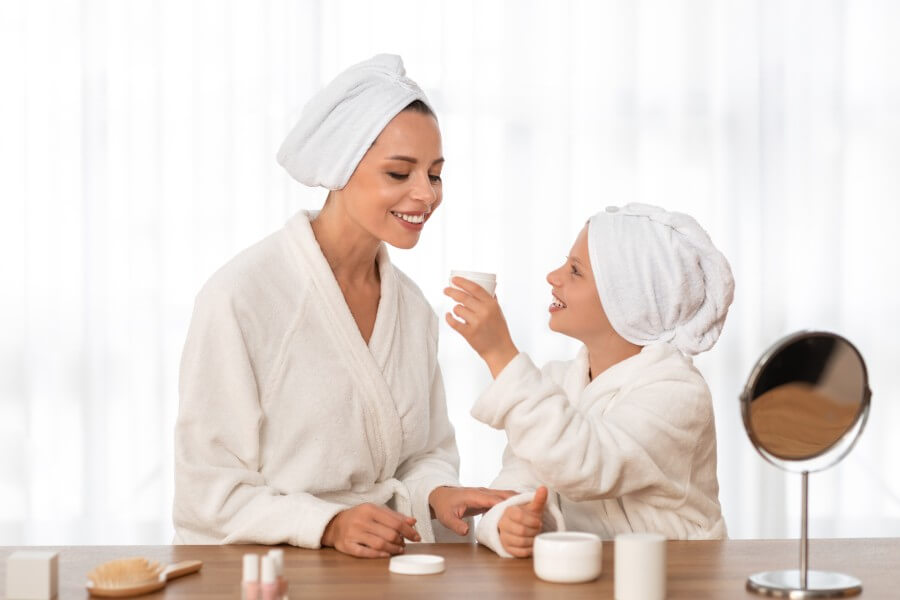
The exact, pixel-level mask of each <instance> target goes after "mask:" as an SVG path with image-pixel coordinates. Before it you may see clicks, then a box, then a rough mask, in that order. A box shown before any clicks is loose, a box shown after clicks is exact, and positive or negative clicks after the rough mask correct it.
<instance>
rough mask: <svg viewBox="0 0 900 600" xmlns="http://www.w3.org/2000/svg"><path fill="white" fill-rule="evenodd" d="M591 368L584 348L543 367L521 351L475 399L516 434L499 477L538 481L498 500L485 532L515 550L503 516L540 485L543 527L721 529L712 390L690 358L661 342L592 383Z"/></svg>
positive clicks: (679, 534)
mask: <svg viewBox="0 0 900 600" xmlns="http://www.w3.org/2000/svg"><path fill="white" fill-rule="evenodd" d="M588 372H589V363H588V353H587V349H586V348H584V347H583V348H582V349H581V351H580V352H579V354H578V356H577V357H576V358H575V360H572V361H567V362H551V363H549V364H547V365H546V366H545V367H544V368H543V370H539V369H537V368H536V367H535V366H534V364H533V363H532V362H531V360H530V359H529V358H528V356H527V355H525V354H519V355H518V356H516V358H514V359H513V360H512V361H511V362H510V363H509V364H508V365H507V366H506V368H504V369H503V371H502V372H501V373H500V375H499V376H498V377H497V379H496V380H495V381H494V382H493V383H492V384H491V386H490V387H489V388H488V389H487V390H486V391H485V393H484V394H482V396H481V397H480V398H479V399H478V401H477V402H476V404H475V406H474V407H473V409H472V415H473V416H474V417H475V418H476V419H478V420H479V421H482V422H484V423H486V424H488V425H490V426H491V427H494V428H497V429H505V430H506V434H507V438H508V440H509V444H508V446H507V448H506V451H505V452H504V456H503V469H502V471H501V472H500V475H499V476H498V477H497V479H496V480H495V481H494V483H493V484H492V487H495V488H499V489H518V490H520V491H526V490H531V493H525V494H522V495H520V496H516V497H513V498H510V499H509V500H507V501H505V502H503V503H501V504H497V505H496V506H494V507H493V508H492V509H491V510H490V511H489V512H488V513H487V514H486V515H485V516H484V517H483V518H482V519H481V521H480V522H479V524H478V529H477V531H476V537H477V538H478V541H480V542H481V543H483V544H485V545H487V546H488V547H490V548H491V549H493V550H494V551H495V552H497V553H498V554H500V555H502V556H506V557H509V556H510V554H509V553H508V552H506V551H505V550H504V549H503V547H502V545H501V544H500V538H499V533H498V531H497V524H498V522H499V520H500V516H501V515H502V514H503V511H504V510H506V507H507V506H509V505H511V504H523V503H525V502H527V501H529V500H530V499H531V498H532V497H533V495H534V493H533V490H534V489H536V488H537V487H538V486H539V485H545V486H547V487H548V488H550V490H551V495H550V500H549V502H548V507H549V508H550V510H549V511H548V512H547V513H545V519H544V522H545V529H548V528H549V529H569V530H577V531H589V532H593V533H596V534H598V535H600V536H601V537H603V538H604V539H611V538H613V537H615V535H616V534H618V533H623V532H632V531H639V532H646V531H652V532H658V533H662V534H664V535H666V536H667V537H668V538H670V539H708V538H722V537H725V535H726V533H725V522H724V520H723V519H722V512H721V509H720V506H719V499H718V495H719V484H718V481H717V479H716V432H715V422H714V420H713V409H712V400H711V397H710V393H709V388H708V387H707V385H706V382H705V381H704V379H703V376H702V375H701V374H700V373H699V371H697V369H696V368H695V367H694V366H693V364H692V362H691V360H690V358H688V357H686V356H685V355H683V354H682V353H681V352H680V351H678V350H677V349H676V348H675V347H674V346H671V345H669V344H666V343H654V344H651V345H648V346H645V347H644V348H643V349H642V350H641V352H640V353H638V354H636V355H635V356H632V357H630V358H628V359H626V360H623V361H622V362H619V363H617V364H615V365H613V366H612V367H610V368H609V369H607V370H606V371H604V372H603V373H601V374H600V375H599V376H597V377H596V378H595V379H594V380H593V381H589V379H588ZM553 492H555V493H553ZM557 508H558V509H559V510H557ZM560 513H562V514H561V515H560ZM548 517H550V518H548ZM560 521H562V522H560Z"/></svg>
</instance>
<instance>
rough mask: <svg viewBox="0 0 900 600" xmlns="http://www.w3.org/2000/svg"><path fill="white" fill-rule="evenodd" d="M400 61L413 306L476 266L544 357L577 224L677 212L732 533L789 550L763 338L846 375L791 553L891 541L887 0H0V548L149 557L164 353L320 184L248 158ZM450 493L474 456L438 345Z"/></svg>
mask: <svg viewBox="0 0 900 600" xmlns="http://www.w3.org/2000/svg"><path fill="white" fill-rule="evenodd" d="M378 52H394V53H399V54H401V55H402V56H403V57H404V59H405V61H406V65H407V70H408V72H409V74H410V76H411V77H413V78H414V79H416V80H417V81H418V82H419V83H420V84H421V85H422V87H423V88H424V89H425V90H426V92H427V93H428V94H429V96H430V98H431V99H432V101H433V103H434V104H435V105H436V107H437V109H438V113H439V118H440V122H441V127H442V130H443V134H444V151H445V155H446V157H447V165H446V169H445V171H444V181H445V201H444V204H443V206H442V207H441V209H440V211H439V212H438V214H437V215H436V216H435V218H434V219H432V220H431V221H430V222H429V224H428V225H427V227H426V230H425V231H424V233H423V238H422V241H421V243H420V244H419V245H418V246H417V247H416V248H415V249H413V250H411V251H402V252H401V251H394V252H393V253H392V256H393V257H394V258H395V260H396V262H397V263H398V264H399V265H400V266H401V268H403V269H404V270H406V272H407V273H408V274H409V275H411V276H412V278H413V279H414V280H415V281H417V282H418V283H419V285H420V286H421V288H422V289H423V291H424V292H425V293H426V295H427V296H428V297H429V298H430V299H431V300H432V302H433V303H434V305H435V308H436V309H437V310H439V311H443V310H444V309H446V308H447V302H445V300H444V298H443V296H442V295H441V289H442V287H443V286H444V282H445V279H446V276H447V273H448V272H449V270H450V269H451V268H462V269H475V270H484V271H495V272H497V273H498V279H499V287H498V294H499V297H500V298H501V299H502V302H503V306H504V308H505V310H506V314H507V317H508V320H509V322H510V325H511V328H512V330H513V334H514V337H515V339H516V341H517V343H518V345H519V347H520V348H521V349H523V350H526V351H528V352H529V353H531V354H532V355H533V357H534V358H535V359H536V361H537V362H539V363H540V362H544V361H546V360H549V359H552V358H568V357H570V356H571V355H573V354H574V352H575V351H576V348H577V347H576V345H575V343H574V342H572V341H571V340H567V339H565V338H562V337H560V336H558V335H556V334H552V333H551V332H550V331H549V330H548V329H547V327H546V322H547V314H546V309H547V305H548V304H549V300H550V296H549V291H548V290H549V288H548V286H547V284H546V283H545V282H544V276H545V274H546V273H547V272H548V271H549V270H551V269H552V268H554V267H555V266H557V265H558V264H559V263H560V262H561V261H562V260H563V257H564V256H565V255H566V254H567V252H568V250H569V247H570V245H571V243H572V241H573V240H574V237H575V235H576V233H577V232H578V230H579V229H580V227H581V225H582V223H583V222H584V221H585V219H586V218H587V217H588V216H590V215H591V214H592V213H594V212H596V211H598V210H601V209H603V208H604V207H605V206H607V205H611V204H624V203H626V202H629V201H642V202H649V203H653V204H659V205H663V206H665V207H667V208H670V209H674V210H680V211H684V212H688V213H690V214H692V215H694V216H695V217H696V218H697V219H698V220H699V221H700V222H701V223H702V224H703V225H704V226H705V227H706V228H707V229H708V231H709V233H710V234H711V236H712V238H713V240H714V241H715V242H716V243H717V245H718V246H719V247H720V248H721V249H722V250H723V251H724V253H725V254H726V255H727V256H728V257H729V259H730V261H731V264H732V267H733V270H734V274H735V279H736V282H737V290H736V297H735V302H734V305H733V307H732V311H731V314H730V316H729V318H728V322H727V324H726V327H725V331H724V334H723V336H722V338H721V339H720V341H719V343H718V345H717V346H716V347H715V348H714V349H713V350H712V351H711V352H709V353H707V354H706V355H702V356H701V357H699V358H698V360H697V364H698V366H699V367H700V368H701V370H702V371H703V373H704V374H705V375H706V377H707V379H708V381H709V383H710V386H711V388H712V391H713V396H714V402H715V408H716V419H717V427H718V437H719V481H720V485H721V495H720V498H721V501H722V505H723V508H724V512H725V516H726V519H727V521H728V525H729V530H730V534H731V536H732V537H739V538H742V537H791V536H796V535H797V534H798V521H797V519H798V515H799V479H798V477H797V476H793V475H785V474H782V473H781V472H779V471H777V470H775V469H774V468H773V467H771V466H769V465H768V464H766V463H764V462H763V460H762V459H761V458H760V457H759V456H758V455H756V454H755V452H754V451H753V449H752V448H751V446H750V444H749V442H748V441H747V438H746V435H745V433H744V431H743V428H742V425H741V422H740V416H739V411H738V401H737V396H738V394H739V392H740V390H741V388H742V386H743V384H744V381H745V379H746V377H747V375H748V373H749V371H750V369H751V367H752V365H753V363H754V361H755V359H756V358H757V357H758V356H759V355H760V354H761V353H762V352H763V351H764V350H765V349H766V347H768V346H769V345H770V344H771V343H773V342H774V341H775V340H777V339H778V338H779V337H780V336H782V335H784V334H786V333H789V332H791V331H794V330H797V329H804V328H816V329H828V330H833V331H837V332H839V333H842V334H844V335H846V336H847V337H848V338H849V339H850V340H851V341H853V342H854V343H855V344H856V345H857V346H858V347H859V348H860V350H861V351H862V353H863V355H864V357H865V358H866V360H867V362H868V366H869V371H870V376H871V386H872V389H873V391H874V397H873V405H872V414H871V418H870V420H869V425H868V427H867V429H866V431H864V433H863V437H862V439H861V441H860V443H859V445H858V446H857V448H856V449H855V450H854V451H853V452H852V453H851V454H850V455H849V456H848V458H847V459H846V460H845V461H844V462H843V463H841V464H840V465H838V466H837V467H836V468H834V469H832V470H830V471H828V472H826V473H823V474H817V475H813V476H812V479H811V483H810V493H811V507H810V510H811V519H812V520H811V524H810V535H811V536H812V537H827V536H849V537H862V536H900V470H898V469H897V462H898V461H897V459H898V457H900V436H897V435H895V431H896V429H897V427H898V425H900V408H898V403H897V399H898V395H900V336H898V332H900V312H898V308H900V284H898V280H897V274H898V272H900V234H898V227H900V3H897V2H893V1H891V0H881V1H877V0H854V1H853V2H849V1H843V2H842V1H834V0H832V1H827V0H817V1H813V0H807V1H796V0H788V1H776V0H769V1H757V0H734V1H730V2H714V1H711V0H710V1H700V0H696V1H673V0H656V1H650V0H643V1H637V0H621V1H603V2H599V1H598V2H592V1H588V0H583V1H571V2H565V1H559V0H553V1H551V0H547V1H542V2H541V1H531V2H526V1H512V0H510V1H507V2H500V1H493V0H469V1H460V0H447V1H445V2H439V1H428V0H409V1H401V2H388V1H385V0H379V1H377V2H375V1H372V2H361V1H349V0H344V1H337V0H331V1H321V2H315V1H287V0H281V1H250V0H241V1H238V0H232V1H225V0H222V1H218V0H216V1H213V0H208V1H195V2H188V1H186V0H156V1H154V0H143V1H137V0H107V1H103V0H82V1H64V0H58V1H50V0H27V1H26V0H18V1H17V0H9V1H5V2H2V3H0V86H2V88H0V290H2V291H0V545H13V544H75V543H81V544H84V543H128V544H136V543H167V542H168V541H169V540H170V539H171V534H172V525H171V502H172V482H173V473H172V431H173V426H174V420H175V416H176V414H177V407H178V397H177V375H178V361H179V357H180V352H181V345H182V343H183V341H184V336H185V333H186V329H187V325H188V321H189V318H190V313H191V308H192V302H193V297H194V294H195V293H196V292H197V291H198V290H199V288H200V286H201V285H202V283H203V282H204V281H205V280H206V278H208V277H209V276H210V275H211V274H212V272H213V271H214V270H215V269H216V268H218V267H219V266H221V265H222V264H223V263H224V262H226V261H227V260H228V259H229V258H230V257H231V256H233V255H234V254H235V253H237V252H238V251H239V250H241V249H242V248H244V247H246V246H248V245H250V244H251V243H253V242H255V241H256V240H258V239H260V238H262V237H263V236H265V235H267V234H268V233H270V232H271V231H274V230H275V229H277V228H278V227H280V226H281V225H282V223H283V222H284V221H285V220H286V219H287V218H288V217H289V216H290V215H291V214H293V213H294V212H295V211H297V210H298V209H300V208H316V207H318V206H320V205H321V202H322V200H323V199H324V192H323V191H322V190H309V189H304V188H303V187H302V186H300V185H299V184H296V183H294V182H293V181H292V180H291V179H290V178H289V177H288V176H287V174H286V173H284V172H283V171H282V170H281V169H280V168H279V167H278V166H277V164H276V163H275V160H274V155H275V152H276V150H277V147H278V145H279V143H280V142H281V139H282V138H283V136H284V135H285V134H286V133H287V131H288V130H289V128H290V126H291V125H292V123H293V121H294V119H295V118H296V116H297V114H298V111H299V109H300V107H301V106H302V104H303V103H304V101H305V100H306V99H307V98H308V97H309V96H310V95H311V94H312V93H314V91H315V90H317V89H318V88H320V87H321V86H322V85H324V83H326V82H327V81H328V80H329V79H330V78H332V77H333V76H334V75H336V74H337V73H338V72H339V71H340V70H342V69H343V68H345V67H347V66H349V65H350V64H353V63H355V62H358V61H360V60H363V59H366V58H368V57H370V56H371V55H373V54H375V53H378ZM441 362H442V366H443V369H444V373H445V378H446V381H447V392H448V401H449V404H450V412H451V417H452V419H453V421H454V424H455V425H456V428H457V436H458V442H459V446H460V451H461V455H462V479H463V482H464V483H467V484H473V485H477V484H487V483H489V482H490V480H491V478H492V477H493V476H494V475H495V474H496V472H497V469H498V466H499V457H500V451H501V449H502V447H503V444H504V437H503V435H502V434H501V433H497V432H494V431H491V430H489V429H487V428H486V427H484V426H482V425H479V424H476V423H475V422H474V421H473V420H472V419H471V418H470V417H469V416H468V408H469V406H470V404H471V402H472V399H473V398H474V397H475V395H476V394H477V393H478V392H479V390H481V389H482V388H483V387H484V385H485V384H486V383H487V381H488V377H489V375H488V372H487V369H486V368H485V367H484V366H483V365H482V364H480V362H479V361H478V359H477V357H476V356H475V354H474V353H473V352H472V351H471V350H469V349H468V348H467V347H466V346H465V345H464V343H463V342H462V341H461V340H460V339H459V338H458V337H456V336H455V334H454V333H453V332H452V331H450V330H449V329H448V328H446V327H444V329H443V330H442V338H441Z"/></svg>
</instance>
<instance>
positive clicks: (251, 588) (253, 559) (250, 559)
mask: <svg viewBox="0 0 900 600" xmlns="http://www.w3.org/2000/svg"><path fill="white" fill-rule="evenodd" d="M241 600H260V594H259V557H258V556H257V555H255V554H245V555H244V575H243V577H242V580H241Z"/></svg>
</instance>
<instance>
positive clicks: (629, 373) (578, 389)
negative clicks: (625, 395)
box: [563, 342, 678, 398]
mask: <svg viewBox="0 0 900 600" xmlns="http://www.w3.org/2000/svg"><path fill="white" fill-rule="evenodd" d="M675 353H678V349H677V348H675V347H674V346H672V345H671V344H667V343H665V342H659V343H654V344H648V345H646V346H644V347H643V348H641V351H640V352H638V353H637V354H635V355H634V356H629V357H628V358H626V359H625V360H623V361H620V362H617V363H616V364H614V365H612V366H611V367H609V368H608V369H606V370H605V371H603V372H602V373H600V375H598V376H597V377H595V378H594V379H593V381H591V380H589V379H588V373H589V371H590V367H591V365H590V360H589V358H588V349H587V346H582V347H581V350H579V351H578V355H577V356H576V357H575V361H574V364H573V366H572V368H570V369H569V370H568V372H567V373H566V375H565V380H564V384H563V387H564V388H565V390H566V393H567V394H568V395H569V397H570V398H577V397H579V396H580V395H581V394H582V393H589V394H590V395H591V396H592V397H596V396H597V395H603V394H607V393H609V392H611V391H615V390H617V389H619V388H621V387H622V386H623V385H625V384H626V383H627V382H630V381H635V380H637V379H639V378H640V373H641V372H642V371H643V370H644V369H646V368H647V367H649V366H650V365H652V364H655V363H658V362H660V361H661V360H664V359H665V358H667V357H668V356H671V355H672V354H675Z"/></svg>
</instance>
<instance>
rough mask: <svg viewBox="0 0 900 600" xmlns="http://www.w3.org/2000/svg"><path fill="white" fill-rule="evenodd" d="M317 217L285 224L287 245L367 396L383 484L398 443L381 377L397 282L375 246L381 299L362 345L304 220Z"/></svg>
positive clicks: (395, 418) (305, 215)
mask: <svg viewBox="0 0 900 600" xmlns="http://www.w3.org/2000/svg"><path fill="white" fill-rule="evenodd" d="M318 214H319V213H318V211H300V212H299V213H298V214H297V215H295V216H294V217H293V218H291V219H290V221H288V224H287V227H288V229H289V231H290V234H291V236H290V237H291V240H292V241H293V242H294V244H295V247H296V248H297V249H298V250H299V254H300V261H301V265H300V268H301V269H303V270H304V272H306V273H307V274H308V276H309V277H310V278H311V279H312V281H313V285H314V287H315V289H316V291H317V292H318V294H319V299H320V301H321V304H322V306H320V308H321V310H323V311H324V312H325V314H327V315H328V317H329V319H330V321H331V323H332V325H333V327H334V329H333V331H334V333H335V335H336V336H337V337H338V338H339V339H340V341H341V345H342V346H343V347H345V348H346V349H347V355H346V360H347V361H348V362H350V363H351V364H349V365H348V369H347V371H348V372H349V373H350V374H351V376H353V377H357V378H358V379H359V384H360V385H361V386H363V388H362V389H367V390H370V391H371V393H369V394H366V395H365V400H366V405H365V406H364V409H365V411H366V414H367V415H368V416H369V417H370V418H368V419H367V426H366V432H367V435H368V438H369V446H370V447H371V448H372V457H373V459H374V461H375V464H376V465H377V466H378V467H379V471H380V473H381V476H380V477H379V481H383V480H385V479H389V478H391V477H392V476H393V474H394V472H395V471H396V469H397V465H398V463H399V459H400V452H401V444H402V439H403V432H402V428H401V425H400V415H399V414H398V413H397V407H396V404H395V403H394V399H393V397H392V392H391V389H390V386H389V385H388V382H387V381H386V380H385V377H384V368H385V365H386V364H387V362H388V360H389V359H390V357H391V345H392V342H393V337H394V335H393V334H394V330H395V329H396V327H397V320H398V316H399V315H398V313H399V295H400V294H399V289H398V288H399V285H400V282H399V278H398V276H397V272H396V270H395V269H394V267H393V265H392V264H391V261H390V257H389V256H388V252H387V248H386V247H385V245H384V243H381V244H380V245H379V247H378V254H377V255H376V260H377V262H378V273H379V276H380V278H381V298H380V299H379V301H378V312H377V313H376V316H375V326H374V329H373V330H372V337H371V338H370V339H369V344H368V345H366V343H365V340H363V337H362V334H360V332H359V327H358V326H357V324H356V320H355V319H354V318H353V314H352V313H351V312H350V307H349V306H347V301H346V300H345V299H344V294H343V292H341V288H340V286H339V285H338V282H337V280H336V279H335V278H334V273H333V272H332V270H331V267H330V266H329V264H328V261H327V260H326V259H325V255H323V254H322V249H321V247H320V246H319V243H318V241H316V237H315V235H314V234H313V230H312V227H311V226H310V221H311V220H312V219H315V218H316V216H317V215H318Z"/></svg>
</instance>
